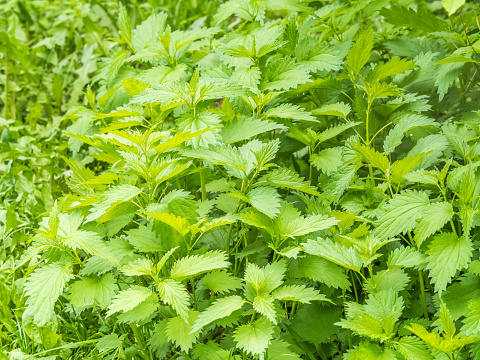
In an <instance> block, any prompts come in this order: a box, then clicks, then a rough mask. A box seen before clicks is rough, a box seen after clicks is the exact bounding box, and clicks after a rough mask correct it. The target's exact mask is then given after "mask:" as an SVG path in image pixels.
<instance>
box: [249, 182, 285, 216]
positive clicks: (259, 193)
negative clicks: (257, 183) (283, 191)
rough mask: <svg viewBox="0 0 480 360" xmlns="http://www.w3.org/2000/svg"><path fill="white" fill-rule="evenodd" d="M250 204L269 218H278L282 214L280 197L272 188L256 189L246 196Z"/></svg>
mask: <svg viewBox="0 0 480 360" xmlns="http://www.w3.org/2000/svg"><path fill="white" fill-rule="evenodd" d="M246 199H248V202H249V203H250V204H251V205H252V206H253V207H254V208H255V209H257V210H258V211H260V212H261V213H263V214H265V215H267V216H268V217H269V218H272V219H274V218H276V217H277V215H278V214H279V213H280V195H279V194H278V192H277V191H276V190H275V189H273V188H271V187H256V188H254V189H252V190H250V191H249V192H248V193H247V194H246Z"/></svg>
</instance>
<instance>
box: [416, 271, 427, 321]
mask: <svg viewBox="0 0 480 360" xmlns="http://www.w3.org/2000/svg"><path fill="white" fill-rule="evenodd" d="M418 280H419V281H420V291H421V300H422V307H423V316H425V319H428V309H427V299H426V298H425V284H424V282H423V271H422V270H419V271H418Z"/></svg>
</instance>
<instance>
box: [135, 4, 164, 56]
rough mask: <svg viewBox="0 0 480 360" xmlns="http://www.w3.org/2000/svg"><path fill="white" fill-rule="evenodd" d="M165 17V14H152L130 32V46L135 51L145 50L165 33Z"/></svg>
mask: <svg viewBox="0 0 480 360" xmlns="http://www.w3.org/2000/svg"><path fill="white" fill-rule="evenodd" d="M167 17H168V16H167V14H166V13H165V12H157V13H153V14H152V15H150V16H149V17H148V18H147V19H146V20H145V21H143V22H142V23H141V24H140V25H138V26H137V27H136V28H135V30H133V31H132V45H133V48H134V49H135V51H137V52H138V51H140V50H143V49H145V48H146V47H147V46H148V45H151V44H153V43H154V42H155V41H156V40H157V39H158V36H159V35H160V34H162V33H163V32H164V31H165V27H166V24H167Z"/></svg>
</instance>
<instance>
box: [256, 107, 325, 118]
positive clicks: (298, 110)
mask: <svg viewBox="0 0 480 360" xmlns="http://www.w3.org/2000/svg"><path fill="white" fill-rule="evenodd" d="M263 115H264V116H266V117H276V118H280V119H291V120H294V121H295V120H297V121H298V120H301V121H315V122H316V121H317V119H316V118H315V117H314V116H312V115H311V114H310V112H309V111H307V110H305V109H304V108H302V107H300V106H298V105H293V104H280V105H279V106H276V107H274V108H271V109H268V110H267V111H265V112H264V113H263Z"/></svg>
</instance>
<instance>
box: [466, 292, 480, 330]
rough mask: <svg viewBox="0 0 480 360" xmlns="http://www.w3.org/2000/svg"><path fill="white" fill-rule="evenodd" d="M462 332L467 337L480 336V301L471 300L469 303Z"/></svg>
mask: <svg viewBox="0 0 480 360" xmlns="http://www.w3.org/2000/svg"><path fill="white" fill-rule="evenodd" d="M462 331H463V332H464V333H465V334H466V335H479V333H480V300H470V301H469V302H468V303H467V313H466V314H465V319H464V320H463V326H462Z"/></svg>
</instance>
